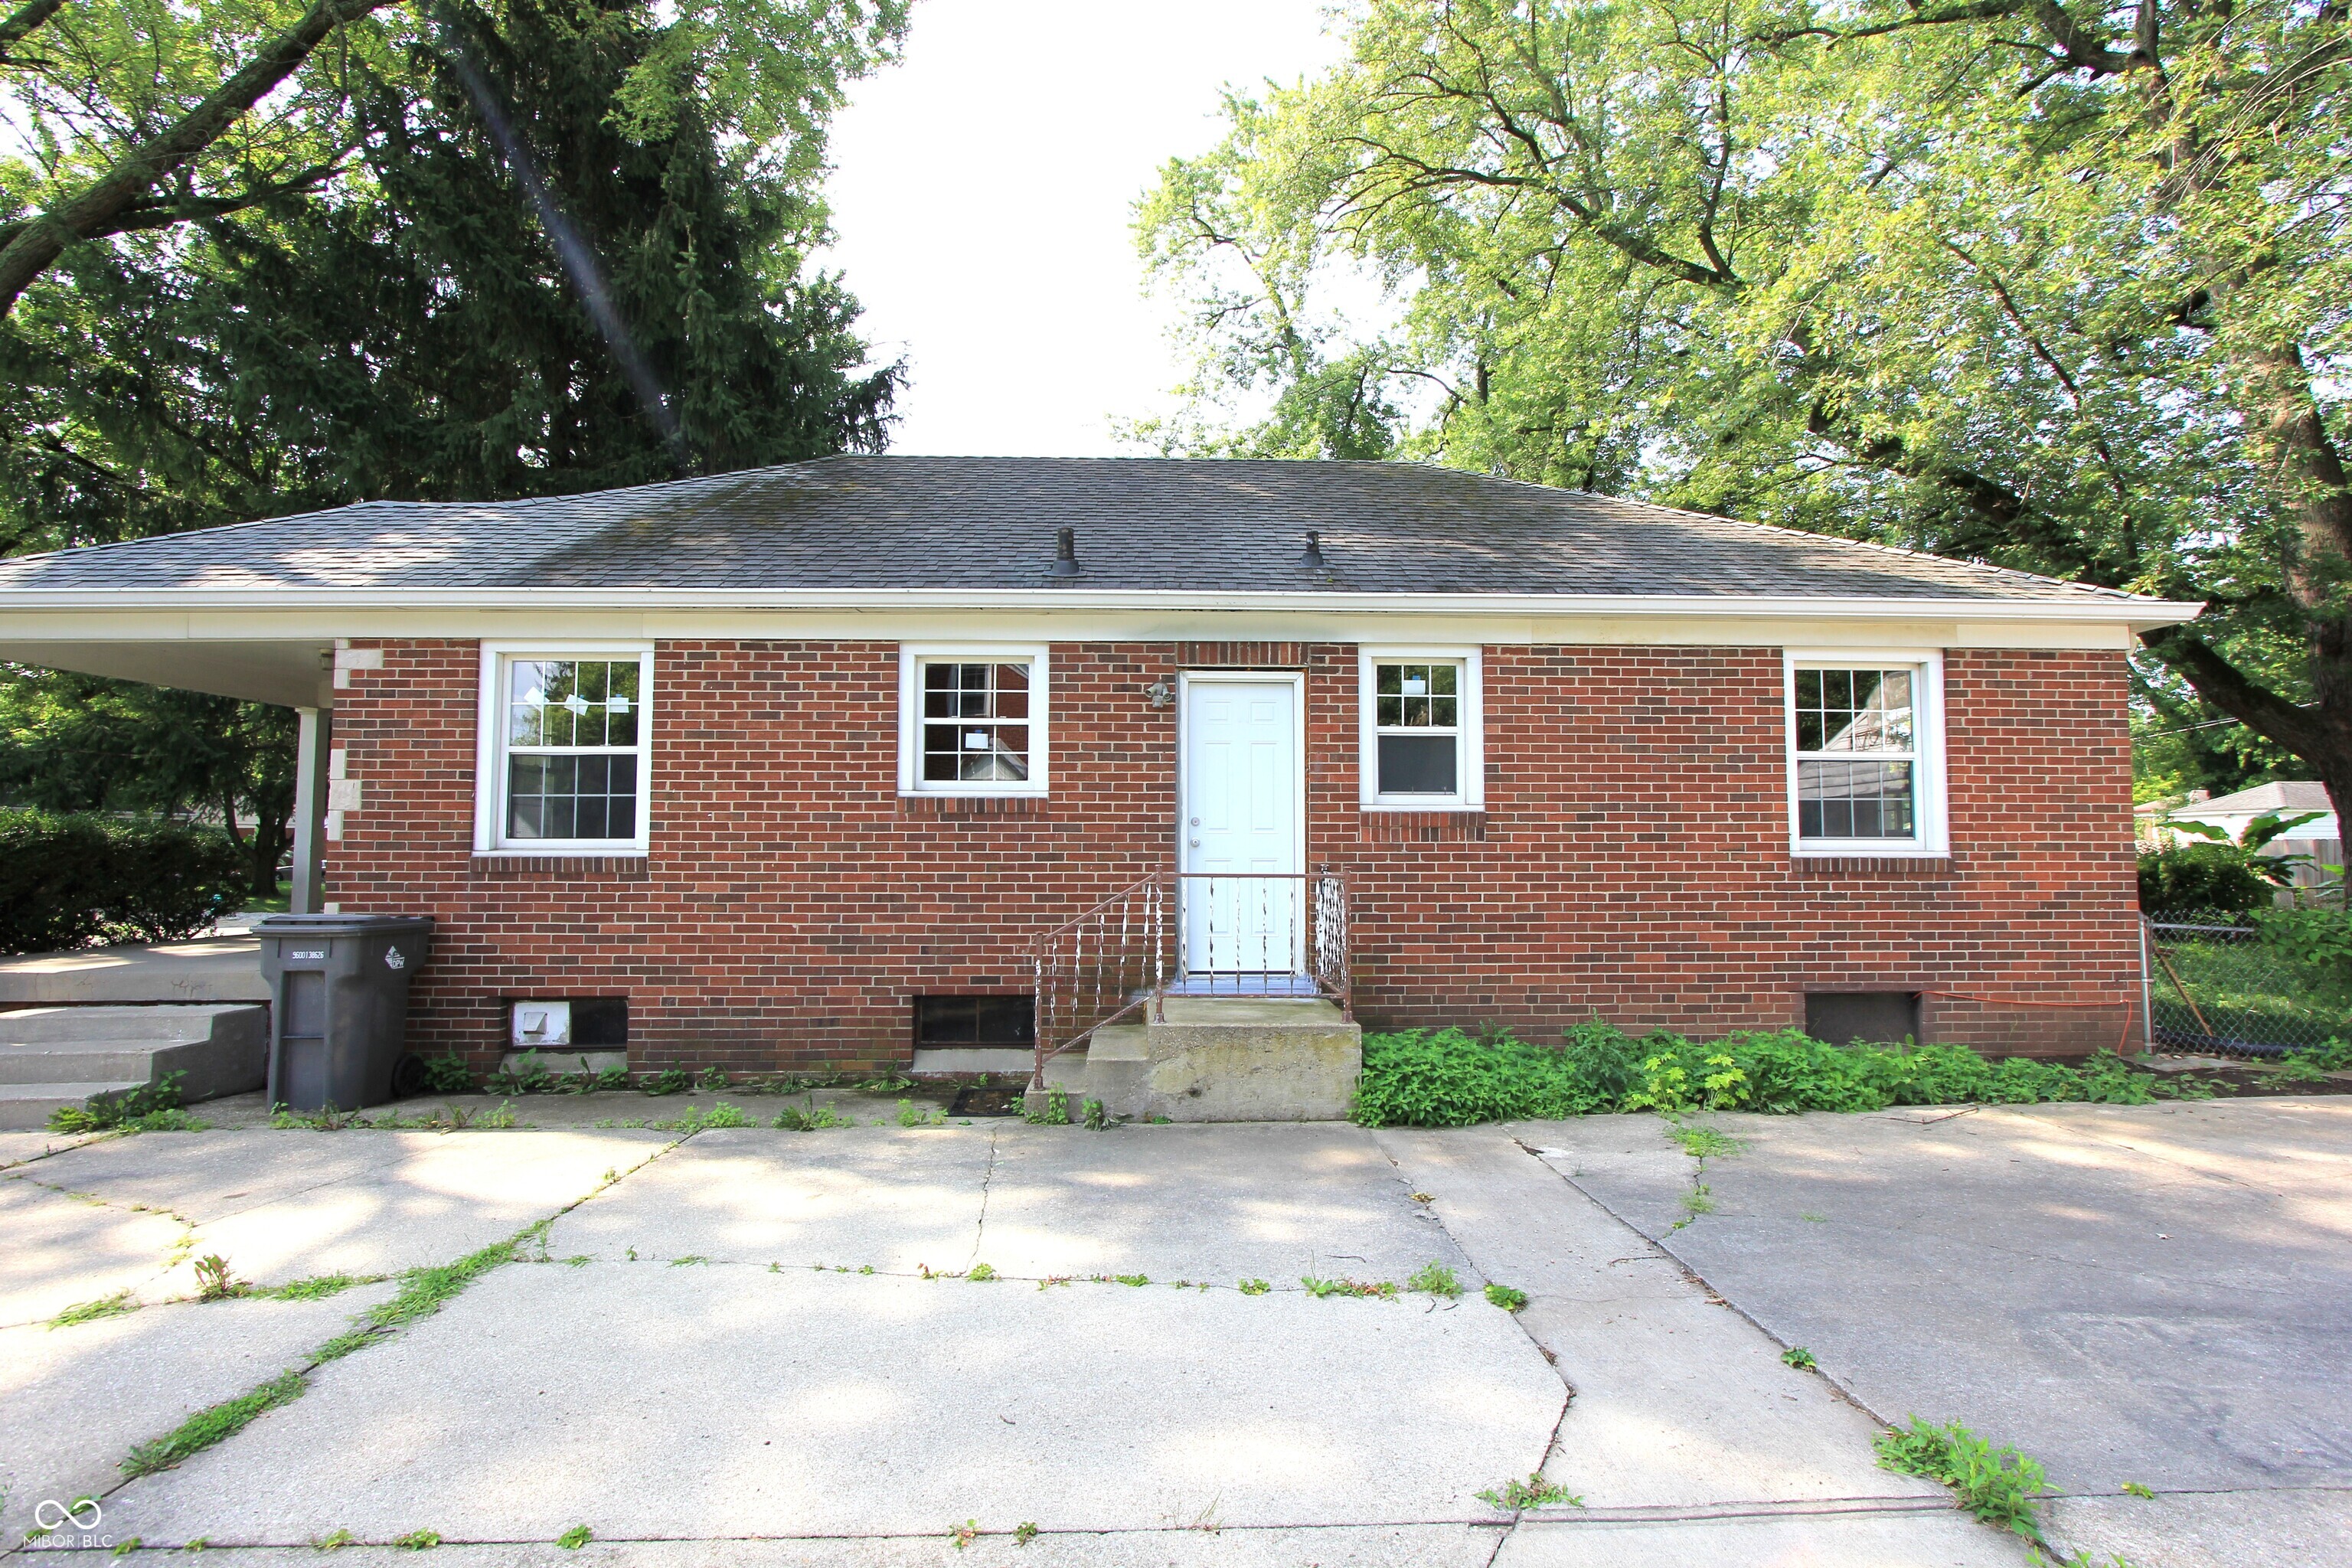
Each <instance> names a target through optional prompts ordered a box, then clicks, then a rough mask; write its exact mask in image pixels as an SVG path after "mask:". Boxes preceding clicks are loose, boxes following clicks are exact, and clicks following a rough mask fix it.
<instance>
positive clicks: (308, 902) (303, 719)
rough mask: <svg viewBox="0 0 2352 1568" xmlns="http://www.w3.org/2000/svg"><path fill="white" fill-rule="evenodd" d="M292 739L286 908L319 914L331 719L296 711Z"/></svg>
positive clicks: (314, 710) (312, 710) (309, 710)
mask: <svg viewBox="0 0 2352 1568" xmlns="http://www.w3.org/2000/svg"><path fill="white" fill-rule="evenodd" d="M294 713H295V717H296V718H297V720H298V721H299V729H298V730H297V731H296V734H295V739H294V888H293V896H292V897H291V898H289V900H287V904H286V907H287V908H288V909H289V910H290V911H292V912H293V913H295V914H298V915H315V914H317V913H318V912H319V880H320V879H319V871H320V865H319V848H320V827H321V826H324V823H325V820H326V806H327V739H328V736H329V734H330V732H331V731H332V730H333V728H334V725H333V720H332V715H331V711H330V710H326V709H322V708H297V709H296V710H294Z"/></svg>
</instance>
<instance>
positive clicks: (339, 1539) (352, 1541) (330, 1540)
mask: <svg viewBox="0 0 2352 1568" xmlns="http://www.w3.org/2000/svg"><path fill="white" fill-rule="evenodd" d="M359 1543H360V1538H359V1537H358V1536H356V1535H353V1534H352V1532H351V1531H348V1530H339V1531H335V1532H334V1533H333V1534H332V1535H321V1536H319V1537H317V1538H316V1539H314V1540H313V1541H312V1542H310V1544H311V1545H313V1546H315V1547H317V1548H318V1549H319V1550H320V1551H321V1552H341V1550H342V1549H343V1548H344V1547H346V1546H357V1545H358V1544H359Z"/></svg>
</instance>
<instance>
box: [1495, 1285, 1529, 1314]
mask: <svg viewBox="0 0 2352 1568" xmlns="http://www.w3.org/2000/svg"><path fill="white" fill-rule="evenodd" d="M1486 1300H1488V1301H1490V1302H1492V1303H1493V1304H1494V1305H1496V1306H1497V1307H1500V1308H1502V1309H1503V1310H1505V1311H1506V1312H1517V1311H1521V1310H1525V1309H1526V1307H1527V1304H1528V1293H1527V1292H1526V1291H1525V1290H1520V1289H1514V1288H1513V1287H1511V1286H1508V1285H1489V1286H1487V1287H1486Z"/></svg>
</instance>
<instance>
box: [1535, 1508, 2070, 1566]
mask: <svg viewBox="0 0 2352 1568" xmlns="http://www.w3.org/2000/svg"><path fill="white" fill-rule="evenodd" d="M2026 1561H2027V1557H2026V1550H2025V1543H2024V1542H2022V1541H2021V1540H2019V1539H2018V1538H2017V1537H2016V1536H2014V1535H2009V1534H2006V1533H2004V1532H2002V1531H1997V1530H1993V1529H1991V1528H1990V1527H1989V1526H1986V1525H1982V1524H1979V1523H1978V1522H1977V1521H1975V1520H1973V1519H1971V1518H1969V1516H1968V1515H1967V1514H1964V1513H1961V1512H1960V1511H1958V1510H1957V1509H1951V1508H1944V1509H1938V1510H1935V1511H1933V1512H1896V1513H1888V1512H1857V1513H1820V1514H1796V1515H1786V1514H1784V1515H1778V1516H1774V1515H1762V1516H1751V1517H1748V1518H1744V1519H1697V1520H1643V1521H1631V1520H1589V1521H1584V1520H1580V1521H1559V1522H1556V1523H1555V1522H1549V1521H1546V1522H1531V1523H1526V1524H1522V1525H1520V1526H1519V1528H1518V1529H1517V1530H1515V1531H1512V1532H1511V1535H1510V1538H1509V1539H1508V1540H1507V1541H1506V1542H1504V1543H1503V1549H1502V1550H1501V1551H1500V1552H1496V1554H1495V1562H1494V1564H1493V1568H1553V1565H1554V1564H1559V1565H1560V1568H1570V1565H1571V1564H1572V1565H1573V1568H1690V1565H1691V1564H1693V1563H1725V1564H1737V1565H1738V1568H1799V1565H1802V1568H1974V1565H1975V1564H1979V1563H2013V1564H2021V1563H2025V1562H2026Z"/></svg>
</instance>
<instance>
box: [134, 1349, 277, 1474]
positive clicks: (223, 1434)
mask: <svg viewBox="0 0 2352 1568" xmlns="http://www.w3.org/2000/svg"><path fill="white" fill-rule="evenodd" d="M308 1387H309V1385H308V1384H305V1383H304V1382H303V1381H302V1374H301V1373H299V1372H295V1371H290V1370H289V1371H286V1372H281V1373H278V1375H277V1376H276V1377H273V1378H271V1379H270V1380H269V1381H268V1383H265V1384H262V1385H261V1386H260V1387H258V1388H256V1389H253V1390H251V1391H250V1392H248V1393H245V1394H238V1395H237V1396H236V1398H235V1399H225V1400H223V1401H221V1402H220V1403H219V1404H218V1405H209V1406H207V1407H205V1409H202V1410H199V1411H197V1412H196V1413H195V1414H194V1415H191V1416H189V1417H188V1418H187V1419H186V1420H185V1421H183V1422H181V1423H180V1424H179V1426H176V1427H174V1428H173V1430H172V1431H171V1432H170V1433H169V1434H168V1435H166V1436H162V1437H158V1438H156V1439H155V1440H154V1441H152V1442H150V1443H142V1444H140V1445H139V1446H138V1447H135V1448H133V1449H131V1452H130V1454H129V1455H128V1456H127V1457H126V1458H124V1459H123V1461H122V1473H123V1475H124V1476H126V1477H128V1478H130V1479H134V1480H135V1479H138V1478H139V1477H141V1476H152V1475H153V1474H154V1473H155V1472H156V1471H158V1470H168V1469H170V1468H172V1467H173V1466H174V1465H176V1464H178V1463H179V1462H180V1461H181V1460H183V1459H184V1458H187V1457H188V1456H189V1455H191V1454H200V1453H202V1452H204V1451H205V1449H206V1448H209V1447H212V1446H213V1445H214V1444H215V1443H218V1442H220V1441H221V1440H223V1439H224V1438H227V1437H234V1436H236V1435H237V1434H238V1433H239V1432H242V1431H244V1430H245V1429H246V1427H247V1426H248V1425H250V1424H251V1423H252V1421H253V1419H254V1417H255V1416H257V1415H261V1414H262V1413H263V1412H264V1411H267V1410H275V1409H277V1408H278V1406H279V1405H291V1404H292V1403H293V1402H294V1401H296V1400H297V1399H299V1398H301V1397H302V1394H303V1393H304V1391H305V1390H306V1389H307V1388H308Z"/></svg>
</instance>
